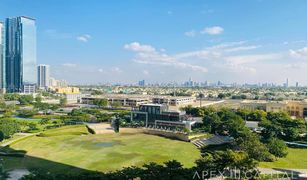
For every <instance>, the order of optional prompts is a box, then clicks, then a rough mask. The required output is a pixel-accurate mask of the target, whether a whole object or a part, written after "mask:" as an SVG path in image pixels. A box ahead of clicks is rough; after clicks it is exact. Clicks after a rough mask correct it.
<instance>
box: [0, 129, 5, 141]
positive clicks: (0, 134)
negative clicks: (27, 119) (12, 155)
mask: <svg viewBox="0 0 307 180" xmlns="http://www.w3.org/2000/svg"><path fill="white" fill-rule="evenodd" d="M3 140H4V133H3V132H2V131H0V142H2V141H3Z"/></svg>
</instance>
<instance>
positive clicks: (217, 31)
mask: <svg viewBox="0 0 307 180" xmlns="http://www.w3.org/2000/svg"><path fill="white" fill-rule="evenodd" d="M223 31H224V29H223V28H222V27H220V26H212V27H206V28H205V29H204V30H202V31H201V32H200V33H202V34H210V35H218V34H221V33H223Z"/></svg>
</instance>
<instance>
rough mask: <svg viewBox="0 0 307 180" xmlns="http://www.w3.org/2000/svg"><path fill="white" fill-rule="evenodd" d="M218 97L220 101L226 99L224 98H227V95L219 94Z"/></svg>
mask: <svg viewBox="0 0 307 180" xmlns="http://www.w3.org/2000/svg"><path fill="white" fill-rule="evenodd" d="M217 97H218V98H219V99H224V98H225V97H226V95H225V94H223V93H219V94H218V95H217Z"/></svg>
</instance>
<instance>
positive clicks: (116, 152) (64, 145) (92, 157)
mask: <svg viewBox="0 0 307 180" xmlns="http://www.w3.org/2000/svg"><path fill="white" fill-rule="evenodd" d="M85 134H86V135H85ZM110 143H112V144H113V145H112V146H105V144H107V145H110ZM11 148H12V149H15V150H26V151H27V157H25V158H12V157H5V158H4V165H5V169H12V168H16V167H18V168H22V167H25V168H28V169H31V168H38V167H40V168H43V169H47V170H49V171H57V172H60V171H66V172H67V171H70V170H72V169H73V167H78V168H81V169H86V170H98V171H109V170H116V169H120V168H122V167H125V166H132V165H134V166H141V165H143V164H144V163H148V162H157V163H163V162H165V161H168V160H172V159H176V160H178V161H180V162H181V163H183V164H184V165H185V166H186V167H191V166H193V165H194V161H195V160H196V159H197V158H199V157H200V152H199V150H198V149H197V148H196V147H195V146H194V145H192V144H191V143H187V142H182V141H177V140H171V139H167V138H163V137H158V136H153V135H147V134H141V133H125V134H123V133H119V134H100V135H98V134H95V135H93V134H88V132H87V129H86V127H85V126H66V127H62V128H58V129H53V130H50V131H46V132H44V133H43V135H42V136H34V137H31V138H27V139H25V140H23V141H20V142H18V143H15V144H13V145H11Z"/></svg>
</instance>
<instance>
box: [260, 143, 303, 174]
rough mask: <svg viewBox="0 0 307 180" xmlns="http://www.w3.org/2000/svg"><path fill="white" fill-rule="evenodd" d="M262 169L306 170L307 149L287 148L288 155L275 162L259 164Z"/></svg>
mask: <svg viewBox="0 0 307 180" xmlns="http://www.w3.org/2000/svg"><path fill="white" fill-rule="evenodd" d="M260 167H264V168H291V169H307V148H288V155H287V157H285V158H279V159H278V160H277V161H275V162H261V163H260Z"/></svg>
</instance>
